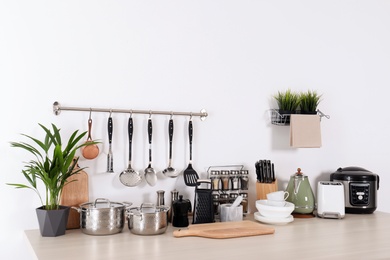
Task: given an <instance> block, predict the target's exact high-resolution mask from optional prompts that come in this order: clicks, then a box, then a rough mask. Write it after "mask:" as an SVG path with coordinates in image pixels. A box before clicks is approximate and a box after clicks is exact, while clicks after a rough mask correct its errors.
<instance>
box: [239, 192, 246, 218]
mask: <svg viewBox="0 0 390 260" xmlns="http://www.w3.org/2000/svg"><path fill="white" fill-rule="evenodd" d="M240 195H241V196H242V201H241V205H242V212H243V213H244V214H246V213H248V193H246V192H242V193H240Z"/></svg>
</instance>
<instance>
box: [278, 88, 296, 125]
mask: <svg viewBox="0 0 390 260" xmlns="http://www.w3.org/2000/svg"><path fill="white" fill-rule="evenodd" d="M274 98H275V100H276V102H277V104H278V107H279V110H278V112H279V114H280V115H281V116H282V118H281V121H283V122H285V123H290V115H291V114H295V113H296V111H297V108H298V107H299V94H298V93H296V92H293V91H291V89H288V90H286V91H284V92H283V91H278V93H277V94H276V95H274Z"/></svg>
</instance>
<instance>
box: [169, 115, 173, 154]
mask: <svg viewBox="0 0 390 260" xmlns="http://www.w3.org/2000/svg"><path fill="white" fill-rule="evenodd" d="M168 132H169V158H172V141H173V119H170V120H169V125H168Z"/></svg>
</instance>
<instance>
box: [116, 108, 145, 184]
mask: <svg viewBox="0 0 390 260" xmlns="http://www.w3.org/2000/svg"><path fill="white" fill-rule="evenodd" d="M127 128H128V134H129V163H128V166H127V169H125V170H124V171H122V172H121V174H119V180H120V181H121V182H122V184H123V185H126V186H129V187H135V186H137V185H138V184H140V183H141V181H142V176H141V175H140V174H139V172H137V171H135V170H134V169H133V168H132V167H131V154H132V153H131V152H132V140H133V130H134V127H133V118H132V117H131V115H130V117H129V122H128V127H127Z"/></svg>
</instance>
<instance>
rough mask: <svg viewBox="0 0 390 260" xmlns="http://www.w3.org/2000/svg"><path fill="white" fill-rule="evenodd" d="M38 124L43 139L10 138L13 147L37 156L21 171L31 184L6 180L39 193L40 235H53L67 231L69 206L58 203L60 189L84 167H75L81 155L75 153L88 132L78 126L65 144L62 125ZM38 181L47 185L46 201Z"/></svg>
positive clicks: (26, 163) (13, 184) (12, 184)
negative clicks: (21, 140)
mask: <svg viewBox="0 0 390 260" xmlns="http://www.w3.org/2000/svg"><path fill="white" fill-rule="evenodd" d="M39 125H40V127H41V128H42V129H43V130H44V131H45V133H46V134H45V137H44V139H42V140H39V139H37V138H34V137H32V136H29V135H26V134H22V135H23V136H25V137H27V138H28V139H29V140H30V141H32V144H29V143H26V142H11V146H12V147H17V148H21V149H23V150H25V151H27V152H29V153H30V154H32V155H33V156H34V157H35V159H32V160H30V161H28V162H25V163H24V164H25V165H24V168H23V169H22V174H23V175H24V177H25V178H26V180H27V181H28V184H17V183H7V184H8V185H11V186H14V187H15V188H27V189H31V190H33V191H35V192H36V193H37V195H38V196H39V198H40V200H41V203H42V206H41V207H39V208H37V209H36V212H37V217H38V222H39V229H40V232H41V235H42V236H49V237H54V236H60V235H64V234H65V230H66V224H67V220H68V215H69V207H66V206H61V205H60V204H59V203H60V198H61V192H62V189H63V188H64V186H65V185H66V184H68V183H69V182H68V181H67V179H68V178H69V177H70V176H72V175H74V174H77V173H78V172H79V171H81V170H83V169H84V168H79V167H76V166H77V162H78V157H75V154H76V151H77V149H79V148H80V147H83V146H85V145H87V143H82V144H81V145H78V142H79V141H80V140H81V138H83V137H84V136H85V135H86V133H87V132H83V133H80V134H79V133H78V130H76V131H74V132H73V133H72V135H71V136H70V138H69V140H68V141H67V143H66V144H65V143H64V144H63V143H62V138H61V135H60V129H58V128H57V127H56V126H55V125H54V124H51V126H52V129H49V128H47V127H45V126H43V125H41V124H39ZM94 143H96V142H94ZM89 144H91V143H89ZM39 182H42V183H43V185H44V186H45V198H44V199H45V201H43V198H42V195H41V193H40V191H39V187H38V183H39Z"/></svg>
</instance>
